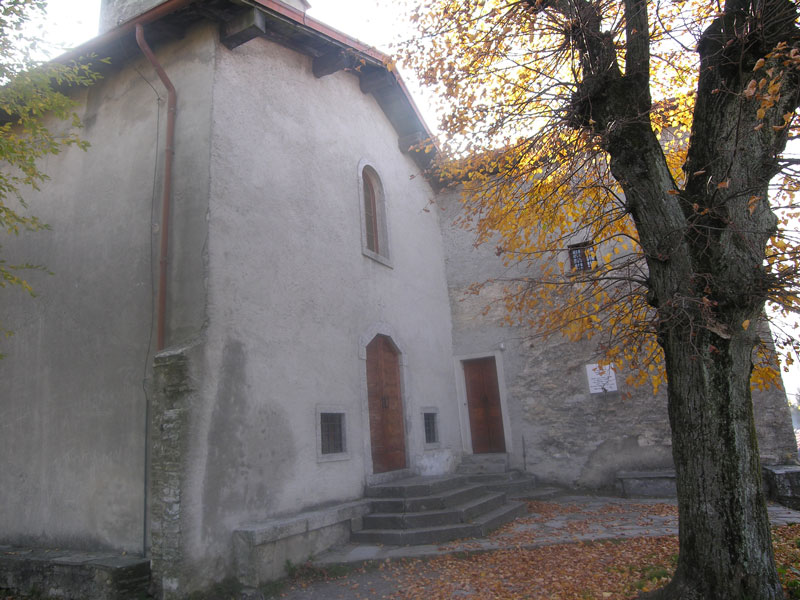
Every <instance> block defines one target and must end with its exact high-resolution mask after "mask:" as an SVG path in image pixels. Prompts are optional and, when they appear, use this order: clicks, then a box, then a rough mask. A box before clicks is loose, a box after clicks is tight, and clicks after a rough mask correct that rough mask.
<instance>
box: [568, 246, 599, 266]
mask: <svg viewBox="0 0 800 600" xmlns="http://www.w3.org/2000/svg"><path fill="white" fill-rule="evenodd" d="M567 250H568V252H569V264H570V267H571V268H572V270H573V271H591V270H592V269H594V267H595V258H594V242H591V241H588V242H581V243H580V244H571V245H570V246H567Z"/></svg>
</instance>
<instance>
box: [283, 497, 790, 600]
mask: <svg viewBox="0 0 800 600" xmlns="http://www.w3.org/2000/svg"><path fill="white" fill-rule="evenodd" d="M528 506H529V514H528V515H527V516H524V517H521V518H519V519H517V520H515V521H514V522H512V523H509V524H508V525H506V526H504V527H502V528H500V529H499V530H498V531H496V532H494V533H492V534H490V535H489V536H488V537H486V538H483V539H478V540H459V541H455V542H448V543H445V544H437V545H426V546H403V547H390V546H379V545H370V544H348V545H345V546H342V547H340V548H336V549H334V550H332V551H330V552H327V553H325V554H323V555H320V556H318V557H316V559H315V560H314V565H315V566H318V567H322V568H330V567H331V565H342V564H344V565H350V566H351V567H358V566H359V565H362V564H368V565H371V566H368V567H367V568H364V569H361V568H354V569H353V570H352V571H350V573H349V574H348V575H347V576H345V577H342V578H340V579H336V580H331V581H318V582H310V583H309V582H301V583H297V584H295V585H293V586H291V587H290V588H288V589H285V590H284V591H283V592H282V594H281V595H280V597H281V598H286V599H287V600H321V599H326V600H344V599H365V600H366V599H379V598H392V597H394V594H395V592H397V582H396V581H395V580H394V578H393V569H392V568H391V565H394V564H398V563H402V562H403V561H417V560H419V559H427V558H432V557H436V556H441V555H446V554H459V553H471V552H493V551H502V550H509V549H515V548H536V547H542V546H550V545H555V544H565V543H577V542H585V541H600V540H609V539H626V538H640V537H660V536H669V535H677V533H678V516H677V506H676V503H675V500H674V499H670V498H667V499H651V498H648V499H627V498H615V497H603V496H576V495H563V496H559V497H557V498H550V499H534V500H531V501H530V502H529V505H528ZM769 515H770V521H771V523H772V525H774V526H777V525H785V524H788V523H800V511H794V510H791V509H788V508H785V507H782V506H779V505H776V504H772V505H770V506H769ZM376 565H377V566H376ZM417 568H419V567H417ZM427 575H431V574H427ZM422 576H426V575H425V574H423V575H422ZM465 597H473V596H469V595H467V596H465Z"/></svg>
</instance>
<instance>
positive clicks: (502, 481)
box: [467, 470, 536, 497]
mask: <svg viewBox="0 0 800 600" xmlns="http://www.w3.org/2000/svg"><path fill="white" fill-rule="evenodd" d="M467 481H468V482H469V483H473V484H478V485H482V486H484V487H485V488H486V489H488V490H492V491H496V492H505V494H506V495H508V496H509V497H516V496H525V495H527V494H528V493H529V492H531V491H533V490H534V489H535V488H536V478H535V477H534V476H533V475H531V474H529V473H522V472H521V471H517V470H514V471H506V472H505V473H484V474H475V475H470V476H469V477H468V478H467Z"/></svg>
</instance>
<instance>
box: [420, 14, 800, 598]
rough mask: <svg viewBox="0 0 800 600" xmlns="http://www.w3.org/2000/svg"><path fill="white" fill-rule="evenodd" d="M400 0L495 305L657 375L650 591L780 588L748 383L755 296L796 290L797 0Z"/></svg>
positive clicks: (746, 592)
mask: <svg viewBox="0 0 800 600" xmlns="http://www.w3.org/2000/svg"><path fill="white" fill-rule="evenodd" d="M412 18H413V19H414V20H415V21H416V22H417V24H418V25H419V28H420V31H421V36H420V38H418V39H417V40H416V41H415V42H413V43H411V44H410V45H409V46H408V48H407V50H406V52H405V56H404V60H405V62H406V63H407V64H409V65H410V66H412V67H413V68H414V69H415V70H416V71H417V72H418V74H419V75H420V77H421V78H422V79H423V81H424V82H426V83H428V84H431V85H433V86H435V88H436V89H437V91H438V92H439V93H440V95H441V96H442V98H443V99H444V100H445V102H446V103H447V106H448V108H447V112H446V114H445V116H444V117H443V119H442V123H441V127H442V129H443V130H444V131H445V132H446V133H447V134H448V137H449V147H448V150H449V153H448V155H447V156H446V160H445V161H443V162H442V164H441V167H440V168H441V176H442V178H443V179H444V180H449V181H455V182H458V183H460V184H462V185H463V186H464V189H465V193H464V199H465V208H464V217H463V221H464V223H465V224H467V225H469V226H470V227H473V228H474V229H475V231H476V234H477V243H492V244H494V245H496V249H497V253H498V254H499V255H501V256H502V257H503V259H504V260H505V263H506V265H507V266H508V267H509V274H510V275H511V276H509V277H508V280H507V282H506V284H507V285H506V294H505V303H506V306H507V308H508V309H509V311H508V314H509V319H510V320H512V321H516V322H521V323H523V324H527V325H530V326H531V327H532V328H533V329H534V330H537V331H539V332H542V333H545V334H547V333H553V332H559V333H562V334H565V335H567V336H568V337H570V338H594V339H595V340H596V341H597V344H598V347H599V348H600V350H601V351H602V352H604V354H605V360H606V361H607V362H611V361H613V362H619V363H625V364H626V365H627V366H628V367H631V370H630V373H631V375H630V376H629V378H628V382H629V383H643V382H646V381H649V382H650V383H651V384H652V385H653V387H655V388H658V387H659V386H660V385H661V384H662V383H664V382H667V383H668V385H667V396H668V412H669V417H670V425H671V429H672V442H673V443H672V448H673V457H674V462H675V468H676V473H677V487H678V503H679V511H680V555H679V560H678V566H677V569H676V572H675V576H674V578H673V579H672V580H671V582H670V584H669V585H668V586H667V587H666V588H665V589H664V590H663V591H662V592H660V593H659V594H660V597H664V598H719V599H723V598H725V599H729V598H750V599H755V598H764V599H767V598H770V599H771V598H780V597H782V591H781V588H780V584H779V581H778V577H777V573H776V569H775V564H774V558H773V554H772V548H771V544H770V536H769V523H768V520H767V515H766V509H765V503H764V496H763V491H762V489H761V484H760V467H759V457H758V444H757V441H756V438H755V431H754V426H753V413H752V402H751V396H750V393H751V392H750V386H751V383H752V384H755V385H757V386H765V385H768V384H769V383H775V382H777V373H776V371H775V370H774V369H771V368H769V365H768V364H767V363H766V362H765V361H766V360H767V359H768V358H769V357H768V355H769V348H767V347H764V346H763V342H762V341H761V337H762V336H760V335H759V332H760V331H761V330H763V328H762V327H760V326H759V322H760V321H761V320H762V319H763V315H764V309H765V305H766V303H767V302H771V303H772V304H773V305H774V306H775V307H777V309H779V310H782V311H796V310H797V309H798V308H799V307H798V277H797V275H798V265H800V262H798V258H800V256H798V249H799V248H798V239H797V236H796V234H795V233H794V232H793V231H792V229H793V228H794V227H793V225H792V223H793V222H796V219H797V216H798V214H797V212H798V211H797V208H798V207H797V204H796V201H795V196H794V194H795V192H796V191H797V189H798V172H797V170H796V167H797V161H796V160H795V159H793V158H792V157H791V156H789V155H788V154H786V153H785V148H786V144H787V141H788V140H789V139H790V138H796V137H797V134H798V121H797V108H798V104H800V29H799V28H798V6H797V4H796V3H795V2H791V1H790V0H727V1H726V2H724V3H708V2H702V1H700V0H675V1H671V2H663V1H656V2H652V1H647V0H466V1H463V2H453V1H451V0H434V1H433V2H431V3H427V4H426V5H424V6H422V7H420V8H419V9H417V10H416V12H414V14H413V15H412ZM590 249H591V250H592V251H593V254H594V255H593V256H592V255H591V253H590ZM571 253H573V254H572V261H570V254H571ZM575 253H577V254H575ZM581 253H583V256H581ZM576 257H577V258H578V259H579V260H578V262H579V263H581V268H578V269H575V268H572V267H573V266H574V265H571V264H570V262H572V263H574V262H575V259H576ZM475 290H476V292H480V283H479V284H477V285H476V288H475ZM781 341H782V342H783V343H784V347H785V349H787V348H788V350H789V351H790V353H789V354H787V355H785V356H787V360H791V351H792V350H793V349H794V350H796V348H797V345H796V341H794V340H793V339H791V338H787V339H783V340H781Z"/></svg>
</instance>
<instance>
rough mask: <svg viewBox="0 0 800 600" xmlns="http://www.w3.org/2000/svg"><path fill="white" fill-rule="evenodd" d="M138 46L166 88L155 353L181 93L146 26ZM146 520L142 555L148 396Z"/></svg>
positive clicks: (162, 320)
mask: <svg viewBox="0 0 800 600" xmlns="http://www.w3.org/2000/svg"><path fill="white" fill-rule="evenodd" d="M136 43H137V44H138V45H139V49H140V50H141V51H142V54H144V55H145V57H146V58H147V60H149V61H150V64H151V65H153V68H154V69H155V71H156V73H157V74H158V77H159V79H161V83H163V84H164V87H165V88H167V141H166V144H165V147H164V175H163V178H164V186H163V190H162V195H161V244H160V251H159V261H158V262H159V266H158V300H157V302H156V352H160V351H161V350H163V349H164V337H165V336H164V331H165V329H166V326H165V325H166V315H167V257H168V252H169V212H170V210H169V209H170V199H171V197H172V163H173V159H174V158H175V117H176V113H177V106H178V94H177V93H176V92H175V86H174V85H172V81H170V79H169V77H168V76H167V73H166V71H164V67H162V66H161V63H159V62H158V59H157V58H156V56H155V54H153V51H152V50H151V49H150V46H149V45H148V44H147V40H145V39H144V27H143V26H142V24H141V23H136ZM144 421H145V424H144V428H145V430H144V440H145V441H144V465H145V466H144V518H143V520H142V556H147V533H148V529H149V519H148V516H149V515H148V503H149V486H150V483H149V476H148V475H149V474H148V471H149V465H150V400H149V397H148V400H147V404H146V406H145V417H144Z"/></svg>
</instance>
